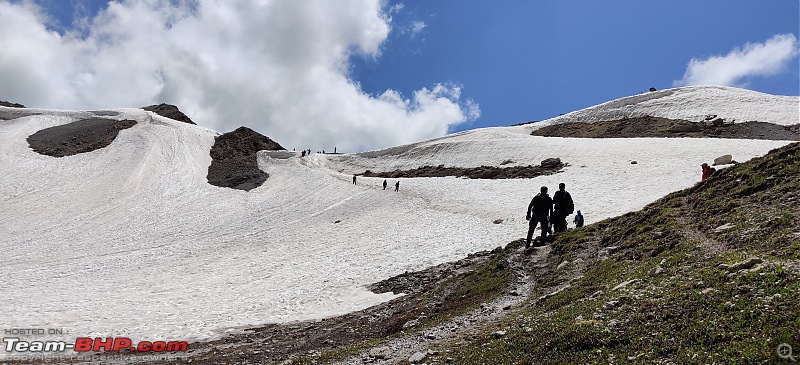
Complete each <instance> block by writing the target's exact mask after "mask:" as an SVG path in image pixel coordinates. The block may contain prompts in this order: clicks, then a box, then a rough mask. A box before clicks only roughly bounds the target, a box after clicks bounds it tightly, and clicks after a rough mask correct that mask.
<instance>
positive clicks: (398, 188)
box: [353, 175, 400, 191]
mask: <svg viewBox="0 0 800 365" xmlns="http://www.w3.org/2000/svg"><path fill="white" fill-rule="evenodd" d="M353 185H357V184H356V175H353ZM388 185H389V183H388V182H387V181H386V179H383V190H386V187H387V186H388ZM394 191H400V180H397V182H395V183H394Z"/></svg>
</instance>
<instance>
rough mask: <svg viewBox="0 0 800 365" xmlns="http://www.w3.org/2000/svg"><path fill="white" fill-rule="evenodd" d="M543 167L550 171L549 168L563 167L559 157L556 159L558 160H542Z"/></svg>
mask: <svg viewBox="0 0 800 365" xmlns="http://www.w3.org/2000/svg"><path fill="white" fill-rule="evenodd" d="M541 165H542V167H544V168H548V169H549V168H555V167H560V166H561V159H560V158H558V157H556V158H547V159H544V160H542V163H541Z"/></svg>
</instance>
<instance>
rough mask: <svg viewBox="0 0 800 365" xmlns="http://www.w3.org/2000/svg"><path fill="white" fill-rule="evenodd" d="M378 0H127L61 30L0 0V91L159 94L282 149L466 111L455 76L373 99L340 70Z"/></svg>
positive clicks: (361, 142) (355, 146)
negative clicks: (68, 29) (406, 93)
mask: <svg viewBox="0 0 800 365" xmlns="http://www.w3.org/2000/svg"><path fill="white" fill-rule="evenodd" d="M383 5H385V4H383V2H382V1H380V0H348V1H337V2H332V1H328V0H308V1H268V0H262V1H251V0H247V1H245V0H240V1H214V0H180V1H175V0H125V1H120V2H111V3H109V6H108V8H106V9H105V10H103V11H102V12H100V14H98V15H97V16H96V17H94V18H93V19H90V20H88V21H85V22H81V23H80V24H85V26H82V27H81V29H76V30H74V31H72V32H67V33H65V34H59V33H57V32H54V31H50V30H49V29H48V28H47V26H46V24H48V21H49V20H48V19H47V18H46V17H45V16H44V15H43V11H41V9H38V8H37V7H36V6H35V5H33V3H32V2H29V1H25V2H21V3H10V2H9V1H7V0H0V49H3V52H0V98H3V99H6V100H9V101H13V102H19V103H23V104H26V105H28V106H30V107H42V108H64V109H93V108H116V107H138V106H145V105H149V104H153V103H160V102H167V103H171V104H175V105H178V106H179V107H180V108H181V110H183V111H184V112H185V113H186V114H188V115H189V116H190V117H191V118H192V119H194V120H195V121H196V122H197V123H198V124H201V125H204V126H207V127H210V128H214V129H216V130H220V131H229V130H232V129H234V128H236V127H238V126H240V125H246V126H249V127H251V128H253V129H255V130H257V131H259V132H261V133H263V134H265V135H267V136H269V137H271V138H273V139H275V140H276V141H278V142H280V143H281V144H283V145H284V147H287V148H293V147H294V148H297V149H304V148H311V149H314V150H318V149H319V150H321V149H326V150H328V149H330V150H332V149H333V147H334V146H336V147H338V150H339V151H343V152H349V151H360V150H365V149H373V148H379V147H386V146H393V145H398V144H404V143H410V142H414V141H418V140H421V139H426V138H433V137H437V136H441V135H443V134H445V133H447V130H448V128H450V127H451V126H453V125H456V124H459V123H463V122H465V121H467V120H470V119H474V118H477V117H478V115H479V114H478V113H479V108H477V105H474V104H475V103H474V102H473V101H471V100H461V99H460V96H461V95H460V91H461V89H460V87H459V86H457V85H450V84H437V85H433V87H432V89H428V88H424V87H423V88H421V89H420V90H417V91H416V92H414V93H412V95H411V96H410V97H405V96H403V95H401V94H400V93H398V92H396V91H394V90H387V91H386V92H385V93H383V94H382V95H381V96H379V97H374V96H370V95H368V94H367V93H365V92H364V91H362V90H361V89H360V87H359V85H358V83H357V82H356V81H354V80H352V79H350V78H349V76H348V68H349V59H350V57H351V56H354V55H363V56H367V57H380V53H381V47H383V46H384V44H385V40H386V39H387V37H388V35H389V32H390V30H391V20H390V17H389V14H388V12H390V11H399V10H400V8H398V7H397V6H395V7H394V8H391V9H384V8H382V6H383ZM423 24H424V23H423ZM423 27H424V25H423ZM476 111H477V112H476Z"/></svg>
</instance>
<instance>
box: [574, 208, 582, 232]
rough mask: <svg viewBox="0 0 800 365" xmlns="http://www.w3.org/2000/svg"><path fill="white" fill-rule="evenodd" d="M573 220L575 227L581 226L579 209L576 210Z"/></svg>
mask: <svg viewBox="0 0 800 365" xmlns="http://www.w3.org/2000/svg"><path fill="white" fill-rule="evenodd" d="M574 222H575V227H577V228H580V227H583V214H581V211H580V210H579V211H578V214H575V219H574Z"/></svg>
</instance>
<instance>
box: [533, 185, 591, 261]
mask: <svg viewBox="0 0 800 365" xmlns="http://www.w3.org/2000/svg"><path fill="white" fill-rule="evenodd" d="M565 189H566V184H564V183H560V184H558V191H556V193H555V194H553V197H552V198H550V196H549V195H547V187H546V186H542V188H541V190H540V192H539V194H536V196H534V197H533V199H531V203H530V204H528V210H527V211H526V214H525V219H526V220H528V221H529V224H528V236H527V238H526V239H525V248H530V247H531V238H533V232H534V231H535V230H536V226H537V225H539V226H541V230H542V235H541V238H540V239H539V244H540V245H544V243H545V242H547V235H548V233H549V234H553V231H555V232H566V230H567V216H569V215H570V214H572V212H573V210H574V209H575V203H574V202H573V201H572V196H570V195H569V193H568V192H567V191H566V190H565ZM573 222H575V226H576V227H583V215H582V214H581V211H580V210H579V211H578V214H576V215H575V219H573Z"/></svg>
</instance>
